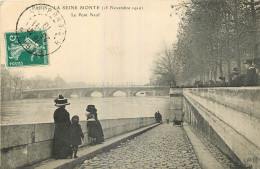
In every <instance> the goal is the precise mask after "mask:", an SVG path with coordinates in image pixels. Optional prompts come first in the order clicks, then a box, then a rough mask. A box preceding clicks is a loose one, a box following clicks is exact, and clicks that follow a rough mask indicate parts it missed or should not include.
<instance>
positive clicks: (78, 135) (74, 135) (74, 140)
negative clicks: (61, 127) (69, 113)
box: [71, 116, 84, 158]
mask: <svg viewBox="0 0 260 169" xmlns="http://www.w3.org/2000/svg"><path fill="white" fill-rule="evenodd" d="M71 123H72V124H71V145H72V151H73V153H74V158H77V151H78V145H80V144H81V139H82V140H83V139H84V135H83V132H82V129H81V126H80V124H79V116H73V117H72V118H71ZM72 155H73V154H72Z"/></svg>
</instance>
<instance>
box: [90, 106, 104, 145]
mask: <svg viewBox="0 0 260 169" xmlns="http://www.w3.org/2000/svg"><path fill="white" fill-rule="evenodd" d="M86 111H87V112H89V113H87V114H86V116H87V127H88V136H89V142H90V144H92V145H95V144H100V143H101V142H103V141H104V134H103V129H102V126H101V124H100V122H99V120H98V118H97V109H96V108H95V105H88V106H87V109H86Z"/></svg>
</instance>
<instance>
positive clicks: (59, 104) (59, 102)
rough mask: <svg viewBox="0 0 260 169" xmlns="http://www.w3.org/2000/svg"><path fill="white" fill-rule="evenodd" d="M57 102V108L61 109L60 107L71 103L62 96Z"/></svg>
mask: <svg viewBox="0 0 260 169" xmlns="http://www.w3.org/2000/svg"><path fill="white" fill-rule="evenodd" d="M54 102H55V106H57V107H60V106H64V105H69V104H70V103H68V100H67V99H64V97H63V96H62V95H61V94H60V95H59V97H58V98H56V99H55V100H54Z"/></svg>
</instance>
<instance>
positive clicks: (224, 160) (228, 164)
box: [192, 129, 243, 169]
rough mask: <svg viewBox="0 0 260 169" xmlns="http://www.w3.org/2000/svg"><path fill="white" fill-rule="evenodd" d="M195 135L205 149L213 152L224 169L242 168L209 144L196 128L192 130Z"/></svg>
mask: <svg viewBox="0 0 260 169" xmlns="http://www.w3.org/2000/svg"><path fill="white" fill-rule="evenodd" d="M192 131H193V132H194V133H195V134H196V136H197V137H198V138H199V139H200V140H201V142H202V143H203V144H204V145H205V146H206V147H207V149H208V150H209V151H210V152H211V153H212V154H213V156H214V157H215V158H216V159H217V160H218V162H219V163H220V164H221V165H222V166H223V167H224V168H226V169H242V168H243V167H242V166H239V165H238V164H236V163H235V162H233V161H232V160H230V159H229V158H228V157H227V156H226V155H225V154H224V153H223V152H222V151H220V150H219V149H218V148H217V147H216V146H215V145H214V144H211V143H210V142H209V141H208V140H207V139H206V138H205V137H204V136H203V135H202V134H200V133H199V132H197V131H196V130H194V129H193V130H192Z"/></svg>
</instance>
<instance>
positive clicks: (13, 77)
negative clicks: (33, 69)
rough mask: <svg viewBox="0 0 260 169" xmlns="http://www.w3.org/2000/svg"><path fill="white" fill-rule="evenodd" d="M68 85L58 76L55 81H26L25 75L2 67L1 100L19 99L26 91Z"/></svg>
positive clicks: (44, 78) (44, 79)
mask: <svg viewBox="0 0 260 169" xmlns="http://www.w3.org/2000/svg"><path fill="white" fill-rule="evenodd" d="M67 86H68V83H67V82H66V81H65V80H64V79H63V78H61V77H60V76H57V77H56V78H54V79H51V78H46V77H42V76H35V77H33V78H30V79H25V78H24V76H23V74H22V73H20V72H17V71H12V70H7V69H5V66H4V65H1V100H2V101H7V100H16V99H19V98H20V96H21V94H22V92H23V90H25V89H46V88H64V87H67Z"/></svg>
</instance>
